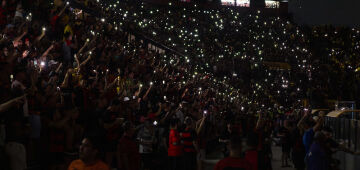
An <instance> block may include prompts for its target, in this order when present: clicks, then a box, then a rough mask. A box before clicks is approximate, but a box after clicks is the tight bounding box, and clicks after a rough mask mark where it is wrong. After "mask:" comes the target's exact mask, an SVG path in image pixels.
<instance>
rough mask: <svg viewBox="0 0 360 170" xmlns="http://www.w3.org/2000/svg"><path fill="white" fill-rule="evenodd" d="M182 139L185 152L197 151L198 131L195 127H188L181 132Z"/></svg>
mask: <svg viewBox="0 0 360 170" xmlns="http://www.w3.org/2000/svg"><path fill="white" fill-rule="evenodd" d="M181 141H182V142H183V147H184V152H196V150H195V147H194V141H196V132H195V130H194V129H189V128H186V129H185V130H184V131H183V132H182V133H181Z"/></svg>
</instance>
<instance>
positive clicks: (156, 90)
mask: <svg viewBox="0 0 360 170" xmlns="http://www.w3.org/2000/svg"><path fill="white" fill-rule="evenodd" d="M110 5H111V7H110ZM75 6H76V7H79V6H83V7H84V8H75ZM94 14H96V15H94ZM120 16H121V17H120ZM0 28H1V37H0V38H1V40H0V49H1V51H0V103H2V104H1V105H0V121H1V122H0V125H1V126H0V128H1V130H0V169H14V170H15V169H16V170H17V169H19V170H20V169H21V170H22V169H26V168H28V169H70V170H73V169H91V168H93V169H109V168H117V169H125V170H135V169H199V170H201V169H203V168H204V160H205V159H206V156H207V155H208V153H209V152H214V151H216V150H217V149H219V148H220V149H221V150H222V151H223V155H224V156H229V157H228V158H226V159H224V160H222V161H220V162H219V163H218V164H217V165H216V166H215V169H219V170H220V169H224V168H226V167H238V168H244V169H271V156H272V155H271V154H272V153H271V143H272V136H279V137H281V138H282V140H281V143H282V145H283V152H284V155H283V166H287V165H288V162H287V159H288V158H289V157H290V152H291V153H292V159H293V163H294V164H295V167H296V168H297V169H304V168H305V163H304V158H305V160H308V161H307V163H308V167H312V166H316V165H317V163H318V161H315V163H313V162H312V161H313V160H312V157H306V156H305V155H306V153H308V152H310V151H312V148H313V147H312V145H311V144H312V141H313V136H314V141H316V142H317V143H316V142H314V144H317V145H314V148H313V149H314V151H313V152H314V153H315V151H316V153H317V154H319V153H318V152H320V151H323V150H322V149H324V148H322V147H328V145H327V142H328V141H329V140H330V139H331V136H330V133H331V132H330V133H326V132H329V131H331V129H328V128H321V127H322V121H323V118H322V116H320V118H319V119H316V120H313V119H312V118H311V117H310V116H309V114H308V113H309V112H308V111H303V110H302V108H301V106H300V105H301V104H300V103H301V101H302V100H303V99H304V98H306V97H312V94H311V91H315V90H318V89H320V88H317V87H316V88H314V87H312V86H311V84H310V82H314V84H315V85H319V86H321V85H324V84H326V83H323V81H325V80H323V79H324V77H321V75H322V72H319V73H316V74H315V73H314V70H315V71H316V70H317V69H320V68H321V67H319V65H317V64H316V62H318V63H321V61H324V60H323V59H322V58H318V57H315V58H314V59H313V58H312V56H313V54H312V51H310V49H311V48H310V42H311V43H315V44H319V43H318V42H316V41H313V39H315V38H314V37H315V36H314V35H312V33H307V31H306V30H301V29H300V28H299V27H298V26H296V25H295V24H293V23H291V22H290V21H287V20H285V19H283V18H280V17H266V16H264V15H263V14H262V13H261V11H256V12H254V13H238V12H237V11H236V10H235V9H228V8H222V9H214V10H204V9H201V8H198V7H196V6H194V7H191V8H190V7H187V8H178V7H173V6H172V5H171V4H169V6H152V5H150V4H145V3H142V2H138V1H128V2H127V1H126V2H112V3H104V4H101V3H98V2H97V1H90V0H89V1H68V2H66V1H60V0H55V1H53V2H52V1H44V0H34V1H16V0H2V3H1V8H0ZM315 30H317V29H316V28H314V31H315ZM322 31H325V32H326V29H324V30H322ZM331 31H332V30H331ZM134 32H135V33H138V34H141V35H143V37H145V36H146V37H151V38H152V39H153V40H155V41H157V42H160V43H162V44H165V45H167V46H169V47H170V48H173V49H175V50H176V51H178V52H179V53H177V54H174V53H168V52H166V53H159V52H158V51H154V50H150V49H148V48H147V47H148V46H147V44H144V43H143V42H144V41H140V40H139V39H132V38H131V37H132V36H133V35H134ZM318 32H320V31H318ZM329 32H330V31H329ZM339 33H340V32H339ZM322 34H323V33H322V32H321V35H322ZM348 34H349V35H351V37H349V39H341V38H343V37H344V36H340V37H338V38H336V35H332V34H329V35H327V36H325V38H324V40H323V41H326V42H330V43H332V44H334V46H336V49H334V51H335V52H336V53H335V52H334V53H331V54H332V55H334V54H336V55H340V54H342V53H345V54H349V53H352V54H351V55H352V56H356V54H357V53H358V51H359V50H358V46H357V45H358V44H356V43H357V42H356V40H357V37H358V35H357V32H356V30H351V31H350V32H348ZM143 37H142V38H143ZM329 37H333V38H329ZM140 39H141V38H140ZM338 39H341V40H338ZM317 41H320V40H317ZM334 41H336V42H334ZM341 41H343V42H345V43H349V42H351V43H350V44H351V45H352V46H351V47H349V46H347V45H344V44H341ZM319 46H321V45H319ZM334 48H335V47H334ZM342 49H343V51H342ZM326 50H328V49H326ZM326 50H323V51H315V50H314V53H316V54H321V53H324V52H325V53H326ZM330 51H332V50H330ZM345 54H344V55H343V56H344V57H343V58H336V57H335V58H336V60H335V59H334V57H331V59H332V62H328V63H327V64H329V65H330V66H332V65H334V64H335V63H336V64H339V62H335V61H343V63H349V61H348V60H350V61H352V60H355V59H354V57H351V56H347V55H345ZM316 60H320V61H316ZM265 61H266V62H269V61H270V62H278V63H288V64H289V65H290V68H289V67H286V68H284V67H281V66H280V67H277V69H273V68H271V67H268V66H267V65H265V64H263V63H264V62H265ZM350 64H351V65H349V64H348V65H345V66H346V68H348V67H349V66H351V67H352V71H353V74H356V73H355V71H354V70H355V69H356V67H358V65H357V64H355V65H354V64H353V63H352V62H350ZM339 65H341V64H339ZM339 72H341V70H339ZM346 73H347V72H341V73H339V74H344V75H343V76H344V77H346V76H348V74H346ZM318 77H319V79H316V80H314V79H315V78H318ZM328 77H329V76H328ZM334 79H335V78H333V79H331V80H334ZM320 80H321V81H320ZM356 81H357V80H356V79H354V82H356ZM318 82H320V83H318ZM311 88H314V89H315V90H312V89H311ZM328 89H330V88H328ZM309 91H310V93H308V92H309ZM336 92H338V91H331V93H336ZM329 93H330V92H329ZM315 96H316V95H315ZM314 98H315V99H314V100H316V101H318V100H323V97H322V96H320V97H319V95H318V97H317V98H316V97H314ZM320 103H321V102H320ZM300 108H301V110H299V109H300ZM303 113H305V114H304V117H302V115H303ZM297 123H298V126H295V125H296V124H297ZM315 132H316V133H315ZM324 134H326V135H327V136H325V137H324ZM240 137H244V139H246V142H245V143H246V146H243V145H242V144H241V143H242V142H241V139H240ZM303 137H304V140H302V139H303ZM331 142H332V144H333V145H331V147H335V146H336V147H340V145H335V144H334V142H333V141H331ZM335 143H336V142H335ZM318 146H321V147H320V148H319V147H318ZM78 152H79V153H78ZM243 153H245V154H243ZM244 155H245V156H244ZM320 155H321V154H320ZM329 155H331V153H326V156H324V157H320V156H319V157H320V158H319V159H320V160H321V161H323V162H322V163H323V164H321V165H322V166H324V167H322V168H327V167H330V163H328V162H330V160H331V159H330V157H331V156H329ZM78 157H79V159H77V158H78ZM316 158H318V157H316ZM164 160H169V161H164ZM184 161H185V162H186V164H183V162H184ZM327 161H328V162H327ZM314 164H316V165H314ZM313 169H319V168H318V167H315V168H313Z"/></svg>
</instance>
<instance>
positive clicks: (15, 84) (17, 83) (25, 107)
mask: <svg viewBox="0 0 360 170" xmlns="http://www.w3.org/2000/svg"><path fill="white" fill-rule="evenodd" d="M14 88H20V89H21V90H23V91H24V90H25V89H26V87H25V86H24V85H23V84H22V83H21V82H20V81H18V80H14V81H13V82H12V84H11V89H14ZM23 110H24V117H29V106H28V101H27V98H26V97H25V100H24V105H23Z"/></svg>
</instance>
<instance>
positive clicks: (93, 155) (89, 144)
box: [68, 137, 109, 170]
mask: <svg viewBox="0 0 360 170" xmlns="http://www.w3.org/2000/svg"><path fill="white" fill-rule="evenodd" d="M100 145H101V142H100V139H99V138H98V137H86V138H84V139H83V141H82V143H81V145H80V150H79V151H80V152H79V159H77V160H74V161H73V162H72V163H71V164H70V166H69V168H68V170H109V167H108V166H107V165H106V164H105V163H104V162H103V161H101V160H100V159H99V155H100Z"/></svg>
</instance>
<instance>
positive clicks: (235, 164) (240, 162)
mask: <svg viewBox="0 0 360 170" xmlns="http://www.w3.org/2000/svg"><path fill="white" fill-rule="evenodd" d="M241 143H242V140H241V138H240V137H239V136H233V137H231V139H230V156H229V157H227V158H224V159H222V160H221V161H219V162H218V163H217V164H216V165H215V168H214V170H227V169H244V170H253V168H252V166H251V164H250V162H248V161H247V160H246V159H245V158H243V157H242V156H241V155H242V153H241V148H242V147H241Z"/></svg>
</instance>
